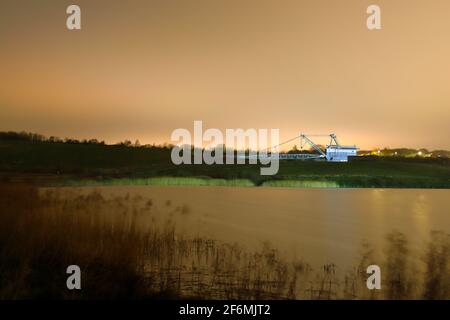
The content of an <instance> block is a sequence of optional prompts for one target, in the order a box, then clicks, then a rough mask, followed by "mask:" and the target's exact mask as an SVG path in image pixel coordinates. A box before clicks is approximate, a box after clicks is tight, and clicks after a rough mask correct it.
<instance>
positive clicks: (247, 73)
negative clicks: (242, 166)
mask: <svg viewBox="0 0 450 320" xmlns="http://www.w3.org/2000/svg"><path fill="white" fill-rule="evenodd" d="M70 4H77V5H79V6H80V8H81V26H82V28H81V30H76V31H69V30H67V28H66V19H67V17H68V15H67V14H66V8H67V6H68V5H70ZM371 4H377V5H379V6H380V8H381V23H382V29H381V30H368V29H367V27H366V19H367V17H368V14H367V13H366V9H367V7H368V6H369V5H371ZM449 14H450V1H448V0H430V1H423V0H371V1H366V0H340V1H336V0H326V1H325V0H314V1H312V0H293V1H290V0H289V1H288V0H277V1H275V0H145V1H144V0H129V1H119V0H95V1H86V0H71V1H63V0H58V1H56V0H54V1H51V0H40V1H33V0H28V1H24V0H2V1H1V2H0V131H7V130H13V131H22V130H24V131H29V132H38V133H41V134H45V135H47V136H50V135H53V136H59V137H62V138H64V137H73V138H79V139H83V138H97V139H99V140H105V141H106V142H108V143H116V142H118V141H123V140H124V139H130V140H133V141H134V140H135V139H139V141H140V142H141V143H163V142H170V135H171V133H172V131H173V130H174V129H177V128H187V129H189V130H193V121H194V120H202V121H203V125H204V128H218V129H221V130H225V129H226V128H230V129H233V128H244V129H248V128H255V129H264V128H265V129H271V128H278V129H280V140H281V141H283V140H285V139H288V138H291V137H294V136H296V135H298V134H299V133H311V134H328V133H332V132H333V133H336V134H337V136H338V138H339V140H340V141H341V142H342V143H343V144H349V145H357V146H358V147H360V148H362V149H364V148H379V147H391V148H393V147H414V148H416V147H426V148H430V149H450V139H449V137H450V125H449V124H450V58H449V57H450V19H449ZM320 142H321V141H319V143H320Z"/></svg>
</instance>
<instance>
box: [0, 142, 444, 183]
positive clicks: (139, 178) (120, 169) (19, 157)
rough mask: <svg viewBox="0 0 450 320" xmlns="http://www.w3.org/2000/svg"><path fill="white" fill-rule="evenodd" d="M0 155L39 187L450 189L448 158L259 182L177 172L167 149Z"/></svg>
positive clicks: (45, 145)
mask: <svg viewBox="0 0 450 320" xmlns="http://www.w3.org/2000/svg"><path fill="white" fill-rule="evenodd" d="M0 154H1V157H0V175H1V176H2V177H3V179H7V180H9V181H11V180H13V181H19V182H20V181H22V182H29V181H33V182H36V183H38V184H40V185H67V184H69V185H73V184H79V185H83V184H84V185H95V184H106V185H107V184H158V183H159V184H175V185H176V184H188V185H231V186H232V185H239V186H261V185H264V186H278V187H283V186H285V187H350V188H351V187H383V188H390V187H395V188H450V164H449V159H447V158H441V159H431V158H428V159H425V158H393V157H379V158H378V157H377V158H374V159H369V158H361V160H360V159H355V160H353V161H351V162H349V163H329V162H322V161H312V162H311V161H293V160H290V161H281V162H280V170H279V172H278V174H276V175H274V176H261V175H260V172H259V165H248V164H247V165H180V166H176V165H173V164H172V163H171V162H170V149H169V148H168V147H166V148H164V147H127V146H122V145H101V144H70V143H57V142H30V141H8V140H4V141H2V140H0ZM152 178H159V179H152ZM174 178H175V179H174ZM181 178H182V179H181Z"/></svg>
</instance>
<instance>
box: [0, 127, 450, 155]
mask: <svg viewBox="0 0 450 320" xmlns="http://www.w3.org/2000/svg"><path fill="white" fill-rule="evenodd" d="M243 129H245V128H243ZM8 132H13V133H17V134H20V133H26V134H36V135H41V136H43V137H44V138H45V139H47V140H48V139H50V138H51V137H53V138H57V139H60V140H62V142H65V140H77V141H78V142H83V141H87V142H88V141H89V140H97V141H98V142H99V143H100V142H104V143H105V145H111V146H113V145H118V144H121V143H123V142H125V141H130V142H131V145H134V144H135V142H136V141H139V144H140V146H152V145H155V146H160V147H162V146H164V145H175V143H174V142H171V141H170V140H167V141H162V142H145V141H143V140H141V139H139V138H136V139H135V138H129V137H128V138H123V139H120V140H118V141H107V140H105V139H101V138H98V137H82V138H81V137H74V136H63V135H55V134H49V135H47V134H43V133H41V132H32V131H27V130H0V133H8ZM190 145H191V146H193V147H197V146H194V145H192V144H190ZM289 145H291V147H290V148H287V149H286V148H285V149H283V148H282V149H281V151H282V152H286V151H291V150H292V148H293V147H294V145H296V146H297V148H300V147H299V145H298V142H297V141H296V140H295V141H294V142H292V143H291V144H289ZM318 145H319V146H325V144H321V143H318ZM341 145H348V144H346V143H342V144H341ZM356 147H358V151H375V150H395V149H411V150H428V151H430V152H434V151H447V152H449V151H450V149H446V148H427V147H412V146H397V147H389V146H378V147H372V148H370V147H360V146H356ZM304 149H306V150H309V147H306V148H304ZM251 150H255V149H251ZM255 151H259V149H257V150H255Z"/></svg>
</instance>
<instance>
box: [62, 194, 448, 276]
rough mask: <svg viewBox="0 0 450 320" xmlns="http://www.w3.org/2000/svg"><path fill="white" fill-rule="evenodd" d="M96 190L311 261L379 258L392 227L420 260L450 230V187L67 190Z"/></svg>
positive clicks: (217, 234)
mask: <svg viewBox="0 0 450 320" xmlns="http://www.w3.org/2000/svg"><path fill="white" fill-rule="evenodd" d="M92 190H97V191H99V192H100V193H101V194H102V195H103V196H104V197H105V198H110V197H117V196H125V195H127V194H128V195H129V197H131V198H140V197H142V199H143V202H145V201H147V200H148V199H151V200H152V203H153V206H152V213H151V214H150V213H149V216H148V220H149V221H150V219H151V218H152V219H153V220H152V221H166V220H171V221H173V222H174V223H175V224H176V227H177V229H178V230H179V231H180V232H183V233H185V234H188V235H200V236H206V237H210V238H212V239H217V240H221V241H226V242H238V243H239V244H241V245H243V246H246V247H247V248H249V249H254V248H258V247H259V246H261V243H262V242H269V243H270V244H271V245H272V246H273V247H275V248H277V249H279V250H280V251H281V252H282V253H283V254H284V255H286V256H287V257H290V258H294V257H295V258H302V259H304V260H306V261H308V262H309V263H310V264H312V265H321V264H324V263H330V262H332V263H335V264H337V265H339V266H341V267H348V266H350V265H353V264H354V263H355V262H357V259H358V252H359V250H360V248H361V245H362V243H363V241H364V240H366V241H368V242H369V243H370V244H371V245H372V246H373V247H374V248H375V254H376V256H378V255H379V256H380V257H381V256H382V255H381V253H382V252H383V250H384V247H385V237H386V234H388V233H389V232H392V231H394V230H397V231H400V232H402V233H404V234H405V235H406V237H407V239H408V240H409V246H410V249H411V252H412V254H413V256H415V259H417V260H420V259H421V252H422V253H423V248H424V245H425V243H426V242H427V241H428V239H429V233H430V231H431V230H442V231H445V232H447V233H450V201H449V198H450V190H420V189H289V188H230V187H179V186H177V187H166V186H165V187H153V186H152V187H147V186H132V187H130V186H126V187H116V186H107V187H100V188H98V187H96V188H87V187H84V188H65V191H64V192H67V194H68V195H70V194H77V193H80V192H81V193H85V192H91V191H92ZM155 217H156V220H155ZM143 219H147V218H146V217H143ZM380 259H381V258H380ZM381 263H382V262H381V261H380V264H381Z"/></svg>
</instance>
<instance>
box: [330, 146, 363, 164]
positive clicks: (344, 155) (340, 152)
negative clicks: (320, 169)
mask: <svg viewBox="0 0 450 320" xmlns="http://www.w3.org/2000/svg"><path fill="white" fill-rule="evenodd" d="M357 151H358V148H357V147H356V146H340V145H330V146H327V149H326V158H327V160H328V161H332V162H347V161H348V157H349V156H356V153H357Z"/></svg>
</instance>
